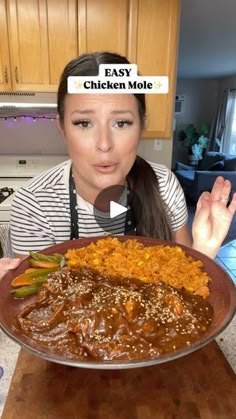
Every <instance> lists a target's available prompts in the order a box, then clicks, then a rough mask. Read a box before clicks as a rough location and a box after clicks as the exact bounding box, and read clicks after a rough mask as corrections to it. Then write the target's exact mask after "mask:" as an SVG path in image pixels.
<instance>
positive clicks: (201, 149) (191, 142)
mask: <svg viewBox="0 0 236 419" xmlns="http://www.w3.org/2000/svg"><path fill="white" fill-rule="evenodd" d="M209 131H210V127H209V125H208V124H203V125H202V126H201V129H200V131H199V132H198V131H197V129H196V128H195V126H194V125H193V124H189V125H187V127H186V128H185V130H182V131H181V132H180V135H179V140H180V141H181V144H182V146H183V147H185V148H187V150H188V156H189V161H190V163H191V164H193V165H197V164H198V162H199V160H202V159H203V157H204V154H205V151H206V149H207V146H208V143H209V137H208V135H209Z"/></svg>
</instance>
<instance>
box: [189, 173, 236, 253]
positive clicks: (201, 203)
mask: <svg viewBox="0 0 236 419" xmlns="http://www.w3.org/2000/svg"><path fill="white" fill-rule="evenodd" d="M230 190H231V183H230V181H229V180H224V178H223V177H221V176H219V177H218V178H217V179H216V181H215V183H214V186H213V188H212V191H211V192H204V193H203V194H202V195H201V196H200V198H199V200H198V203H197V209H196V213H195V216H194V220H193V226H192V235H193V246H192V247H193V248H194V249H196V250H198V251H200V252H202V253H204V254H206V255H207V256H209V257H212V258H214V257H215V256H216V254H217V252H218V250H219V248H220V246H221V244H222V242H223V240H224V239H225V237H226V235H227V233H228V230H229V227H230V224H231V221H232V219H233V216H234V214H235V211H236V193H234V195H233V198H232V200H231V202H230V204H229V205H228V201H229V195H230ZM235 239H236V237H235Z"/></svg>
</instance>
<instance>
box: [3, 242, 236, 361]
mask: <svg viewBox="0 0 236 419" xmlns="http://www.w3.org/2000/svg"><path fill="white" fill-rule="evenodd" d="M101 238H104V237H93V238H89V239H79V240H72V241H67V242H64V243H61V244H58V245H55V246H52V247H49V248H47V249H45V250H44V251H43V253H45V254H52V253H62V254H64V253H66V251H67V249H71V248H78V247H83V246H87V245H88V244H90V243H91V242H96V241H97V240H99V239H101ZM117 238H118V239H119V240H121V241H125V240H128V239H136V240H139V241H140V242H142V243H143V244H144V245H146V246H151V245H168V246H174V245H176V244H175V243H172V242H168V241H164V240H157V239H151V238H145V237H135V238H134V237H133V236H130V237H129V236H119V237H117ZM180 247H182V249H183V250H185V251H186V254H188V255H189V256H192V257H193V258H194V259H198V260H199V259H200V260H201V261H202V262H203V264H204V270H205V271H206V272H207V273H208V275H209V276H210V278H211V282H210V296H209V298H208V301H209V303H210V304H211V305H212V306H213V309H214V317H213V322H212V324H211V326H210V328H209V329H208V331H207V332H206V333H205V334H204V335H203V336H202V337H201V338H200V339H199V340H197V341H196V342H195V343H194V344H192V345H191V346H190V347H188V348H184V349H182V350H177V351H173V352H170V353H167V354H164V355H162V356H159V357H158V358H155V359H145V360H143V359H142V360H141V361H137V360H135V361H117V362H114V361H104V362H93V361H90V362H83V361H80V360H75V359H71V358H67V357H64V356H62V355H61V354H58V353H57V352H56V351H53V350H51V349H50V348H47V347H43V346H41V345H39V344H38V343H36V342H34V341H33V340H31V339H30V338H29V337H27V336H24V335H23V334H22V333H20V331H19V330H18V329H17V328H16V327H15V324H16V322H15V318H16V315H17V314H18V313H19V312H20V311H21V310H22V309H23V307H24V306H25V305H28V304H29V302H32V301H33V300H34V299H35V296H32V297H29V298H26V299H14V298H13V297H12V295H11V294H10V290H11V285H10V283H11V280H12V279H13V278H14V277H16V276H17V275H19V274H21V273H23V272H24V271H25V269H27V268H28V267H29V258H27V259H24V260H23V261H22V262H21V264H20V266H19V267H18V268H17V269H16V270H14V271H12V272H9V273H8V274H7V275H5V277H4V278H3V279H2V281H1V282H0V325H1V327H2V329H3V331H4V332H5V333H6V334H7V335H8V336H9V337H10V338H12V339H13V340H14V341H15V342H17V343H18V344H20V345H21V346H22V347H23V348H24V349H26V350H29V351H30V352H32V353H33V354H34V355H37V356H39V357H42V358H44V359H47V360H49V361H53V362H57V363H60V364H66V365H71V366H74V367H83V368H97V369H121V368H136V367H144V366H150V365H154V364H159V363H163V362H167V361H171V360H174V359H176V358H180V357H181V356H184V355H187V354H189V353H191V352H193V351H196V350H197V349H199V348H201V347H202V346H204V345H206V344H208V343H209V342H210V341H212V340H213V339H214V338H215V337H216V336H217V335H218V334H219V333H221V332H222V331H223V330H224V329H225V327H226V326H227V325H228V324H229V323H230V321H231V320H232V317H233V315H234V313H235V311H236V288H235V286H234V283H233V281H232V280H231V278H230V277H229V276H228V274H227V273H226V272H225V271H224V270H223V269H222V268H221V267H220V266H218V265H217V264H216V263H215V262H214V261H213V260H211V259H209V258H208V257H207V256H205V255H203V254H202V253H199V252H197V251H195V250H193V249H190V248H187V247H185V246H180Z"/></svg>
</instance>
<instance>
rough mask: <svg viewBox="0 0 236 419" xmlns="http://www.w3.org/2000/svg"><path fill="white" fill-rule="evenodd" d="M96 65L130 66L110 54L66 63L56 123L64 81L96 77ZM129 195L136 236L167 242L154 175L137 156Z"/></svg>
mask: <svg viewBox="0 0 236 419" xmlns="http://www.w3.org/2000/svg"><path fill="white" fill-rule="evenodd" d="M99 64H130V62H129V61H128V60H127V58H126V57H122V56H121V55H119V54H116V53H111V52H94V53H91V54H82V55H80V56H79V57H78V58H75V59H74V60H72V61H70V62H69V63H68V64H67V65H66V67H65V68H64V71H63V73H62V75H61V78H60V83H59V88H58V94H57V110H58V115H59V119H60V122H61V124H62V126H63V123H64V104H65V97H66V95H67V78H68V77H69V76H97V75H98V72H99ZM134 96H135V97H136V99H137V101H138V110H139V118H140V123H141V127H142V128H143V127H144V120H145V114H146V102H145V95H144V94H134ZM127 182H128V185H129V188H130V190H131V191H132V192H133V193H132V194H131V196H132V198H131V202H130V203H129V204H130V206H131V209H132V216H133V218H134V221H135V225H136V234H137V235H139V236H147V237H157V238H160V239H165V240H170V239H171V230H170V227H169V222H168V217H167V214H166V210H165V207H164V204H163V201H162V199H161V197H160V192H159V184H158V179H157V177H156V174H155V172H154V170H153V169H152V167H151V166H150V164H148V163H147V162H146V161H145V160H144V159H142V158H141V157H139V156H137V157H136V160H135V162H134V164H133V166H132V168H131V170H130V172H129V173H128V175H127Z"/></svg>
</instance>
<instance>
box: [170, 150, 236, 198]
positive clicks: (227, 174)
mask: <svg viewBox="0 0 236 419" xmlns="http://www.w3.org/2000/svg"><path fill="white" fill-rule="evenodd" d="M175 175H176V176H177V178H178V180H179V182H180V184H181V186H182V188H183V190H184V193H185V196H186V197H187V198H190V199H191V200H193V201H195V202H196V201H197V200H198V198H199V196H200V195H201V194H202V192H204V191H211V189H212V186H213V184H214V182H215V180H216V178H217V177H218V176H223V177H224V178H225V179H228V180H230V182H231V185H232V190H231V196H232V194H233V193H234V192H236V156H232V155H227V154H224V153H219V152H213V151H209V152H207V153H206V155H205V157H204V159H203V160H202V161H200V163H199V164H198V166H197V167H193V166H188V165H186V164H183V163H181V162H177V163H176V168H175Z"/></svg>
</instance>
